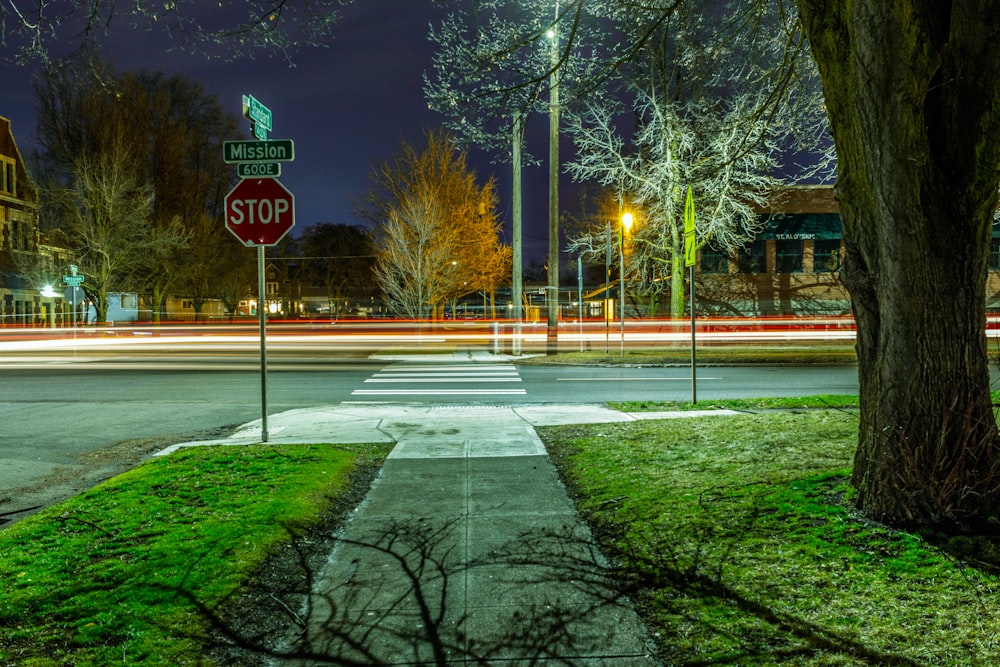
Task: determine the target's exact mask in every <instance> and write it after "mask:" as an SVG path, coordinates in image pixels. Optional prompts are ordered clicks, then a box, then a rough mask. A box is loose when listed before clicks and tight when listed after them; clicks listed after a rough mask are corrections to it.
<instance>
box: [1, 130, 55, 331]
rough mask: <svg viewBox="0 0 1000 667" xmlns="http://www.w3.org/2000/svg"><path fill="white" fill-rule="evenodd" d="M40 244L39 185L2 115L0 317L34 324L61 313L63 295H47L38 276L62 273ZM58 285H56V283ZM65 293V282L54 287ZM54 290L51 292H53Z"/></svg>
mask: <svg viewBox="0 0 1000 667" xmlns="http://www.w3.org/2000/svg"><path fill="white" fill-rule="evenodd" d="M40 250H41V249H40V248H39V233H38V190H37V188H36V187H35V184H34V183H33V182H32V180H31V178H30V177H29V176H28V171H27V169H26V168H25V165H24V160H23V158H22V157H21V152H20V151H19V150H18V148H17V142H16V141H14V134H13V132H12V131H11V126H10V121H9V120H8V119H6V118H3V117H0V323H2V324H3V325H11V324H16V325H24V326H34V325H39V324H44V323H46V322H49V321H51V320H52V319H54V315H56V314H57V313H59V314H61V312H60V311H61V299H60V298H59V297H56V296H43V294H42V289H43V288H44V285H42V284H37V285H36V284H34V283H35V282H42V279H41V278H39V277H38V276H39V275H40V274H42V273H46V272H50V273H53V274H57V273H59V270H60V268H61V267H58V266H48V267H47V268H48V271H47V269H46V257H48V258H49V261H50V262H51V260H52V259H53V255H52V253H45V254H43V253H42V252H41V251H40ZM54 287H55V286H54ZM56 289H57V290H58V292H59V296H60V297H61V295H62V294H61V285H60V286H58V287H56ZM49 293H50V294H51V293H52V292H49Z"/></svg>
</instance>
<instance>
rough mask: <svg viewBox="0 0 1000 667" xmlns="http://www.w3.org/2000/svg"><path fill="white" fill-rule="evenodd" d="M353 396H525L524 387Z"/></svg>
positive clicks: (386, 391) (360, 392)
mask: <svg viewBox="0 0 1000 667" xmlns="http://www.w3.org/2000/svg"><path fill="white" fill-rule="evenodd" d="M351 394H352V395H353V396H463V395H469V396H524V395H525V394H527V392H526V391H525V390H524V389H465V388H463V389H355V390H354V391H352V392H351Z"/></svg>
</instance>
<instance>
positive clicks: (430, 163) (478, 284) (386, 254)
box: [368, 132, 510, 318]
mask: <svg viewBox="0 0 1000 667" xmlns="http://www.w3.org/2000/svg"><path fill="white" fill-rule="evenodd" d="M426 139H427V145H426V147H425V148H424V149H422V150H418V149H417V148H415V147H414V146H412V145H410V144H408V143H404V144H403V145H402V147H401V148H400V150H399V152H398V153H397V154H396V155H395V157H394V158H393V159H392V160H390V161H388V162H385V163H383V164H382V165H381V166H379V167H377V168H376V170H375V171H374V173H373V175H372V180H373V181H374V183H375V186H376V189H375V190H374V191H373V192H372V193H371V195H370V196H369V197H368V204H369V212H368V215H369V217H371V218H372V219H373V220H374V221H375V222H376V224H377V225H378V228H377V230H376V239H377V241H376V249H377V250H376V265H375V278H376V280H377V282H378V283H379V286H380V287H381V288H382V291H383V293H384V294H385V297H386V298H387V299H388V301H389V302H390V303H391V304H392V305H393V306H394V307H395V308H397V309H398V310H400V311H401V312H403V313H405V314H406V315H407V316H409V317H414V318H424V317H427V316H428V315H430V314H432V313H434V312H435V311H437V312H438V314H440V309H441V308H442V307H443V305H444V304H445V302H447V301H450V300H455V299H459V298H461V297H463V296H466V295H468V294H472V293H475V292H477V291H485V292H489V293H492V292H493V291H494V290H495V288H496V286H497V285H498V283H499V282H500V280H501V279H502V278H506V277H508V276H509V275H510V274H509V268H510V267H509V265H508V264H505V263H504V262H505V260H508V259H509V254H507V253H506V252H505V251H504V250H503V247H502V246H501V245H500V243H499V224H500V223H499V220H498V218H497V214H496V191H495V187H494V184H493V181H492V180H490V181H488V182H487V183H486V184H485V185H482V186H480V185H479V184H478V183H477V182H476V177H475V174H474V173H472V172H471V171H469V169H468V167H467V165H466V154H465V152H460V151H458V150H457V147H456V145H455V141H454V139H452V138H451V137H450V136H448V135H447V134H445V133H443V132H428V133H427V135H426Z"/></svg>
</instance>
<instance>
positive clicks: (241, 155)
mask: <svg viewBox="0 0 1000 667" xmlns="http://www.w3.org/2000/svg"><path fill="white" fill-rule="evenodd" d="M222 159H223V161H225V162H226V163H227V164H238V163H240V162H291V161H292V160H294V159H295V144H294V143H293V142H292V140H291V139H275V140H272V141H224V142H222Z"/></svg>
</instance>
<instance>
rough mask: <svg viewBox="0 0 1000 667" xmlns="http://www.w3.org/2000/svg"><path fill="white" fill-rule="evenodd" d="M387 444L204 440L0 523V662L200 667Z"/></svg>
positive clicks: (378, 462)
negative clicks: (213, 624)
mask: <svg viewBox="0 0 1000 667" xmlns="http://www.w3.org/2000/svg"><path fill="white" fill-rule="evenodd" d="M387 452H388V449H387V448H386V447H384V446H381V445H351V446H329V445H319V446H316V445H314V446H294V447H292V446H287V447H280V448H277V447H267V446H258V447H197V448H191V449H187V450H183V451H181V452H178V453H176V454H174V455H171V456H169V457H164V458H162V459H155V460H152V461H149V462H147V463H145V464H143V465H141V466H139V467H138V468H136V469H134V470H132V471H130V472H128V473H126V474H124V475H121V476H119V477H116V478H114V479H112V480H110V481H109V482H107V483H105V484H103V485H101V486H98V487H95V488H94V489H91V490H90V491H88V492H86V493H83V494H81V495H80V496H77V497H76V498H73V499H72V500H70V501H68V502H66V503H63V504H61V505H58V506H55V507H52V508H49V509H48V510H46V511H43V512H41V513H39V514H36V515H33V516H31V517H29V518H27V519H25V520H23V521H21V522H19V523H17V524H14V525H13V526H10V527H9V528H6V529H4V530H3V531H0V581H2V582H3V590H4V595H3V597H2V598H0V664H4V665H6V664H17V665H26V666H36V667H37V666H46V665H111V664H119V665H121V664H139V663H142V664H147V665H184V664H204V663H203V662H202V657H203V650H202V646H203V643H204V640H205V638H206V633H207V621H206V619H205V616H204V614H202V613H199V606H204V607H205V608H208V609H214V608H216V606H217V605H218V604H220V603H221V602H222V601H224V600H225V599H226V598H227V597H229V596H230V595H232V594H233V593H234V592H235V591H237V590H239V587H240V586H241V584H243V583H244V582H246V580H247V578H248V576H249V574H250V573H251V572H252V571H254V570H255V569H256V568H258V567H259V566H260V565H261V563H263V562H264V561H265V559H267V557H268V556H269V555H271V554H273V553H274V552H275V550H276V549H277V548H278V546H279V545H281V544H283V543H286V542H288V541H289V539H290V535H293V534H296V533H297V532H298V531H300V530H301V529H303V528H305V527H307V526H309V525H310V524H311V523H314V522H316V521H317V520H318V519H319V517H320V515H321V514H322V513H323V512H324V511H326V510H329V509H330V507H331V506H332V505H334V504H336V502H337V499H338V498H340V497H342V496H343V495H344V494H346V493H347V492H348V490H349V488H350V484H351V479H352V475H354V474H356V473H357V472H358V471H359V470H361V469H362V468H363V467H369V468H370V467H371V466H377V465H379V464H380V463H381V461H382V460H383V459H384V457H385V455H386V453H387Z"/></svg>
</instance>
